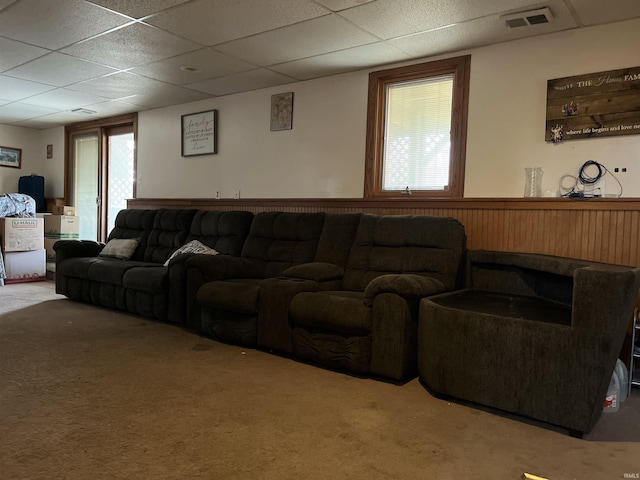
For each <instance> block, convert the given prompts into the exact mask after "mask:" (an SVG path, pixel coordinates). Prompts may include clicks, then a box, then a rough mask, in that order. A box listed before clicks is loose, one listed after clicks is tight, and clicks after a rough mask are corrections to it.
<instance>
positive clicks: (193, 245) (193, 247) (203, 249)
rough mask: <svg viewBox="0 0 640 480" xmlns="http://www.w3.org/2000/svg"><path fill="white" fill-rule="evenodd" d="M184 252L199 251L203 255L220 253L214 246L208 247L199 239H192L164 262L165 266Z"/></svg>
mask: <svg viewBox="0 0 640 480" xmlns="http://www.w3.org/2000/svg"><path fill="white" fill-rule="evenodd" d="M183 253H198V254H201V255H218V253H219V252H218V251H217V250H214V249H213V248H209V247H207V246H206V245H205V244H204V243H202V242H199V241H198V240H191V241H190V242H189V243H185V244H184V245H183V246H181V247H180V248H179V249H177V250H176V251H175V252H173V253H172V254H171V256H170V257H169V259H168V260H167V261H166V262H164V266H165V267H166V266H168V265H169V262H170V261H171V260H172V259H173V258H175V257H177V256H178V255H182V254H183Z"/></svg>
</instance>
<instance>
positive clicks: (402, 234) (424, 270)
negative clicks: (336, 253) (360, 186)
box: [344, 214, 465, 291]
mask: <svg viewBox="0 0 640 480" xmlns="http://www.w3.org/2000/svg"><path fill="white" fill-rule="evenodd" d="M464 244H465V233H464V227H463V226H462V225H461V224H460V222H458V221H457V220H454V219H453V218H444V217H430V216H424V215H419V216H413V215H382V216H381V215H372V214H363V215H362V218H361V219H360V224H359V226H358V231H357V234H356V239H355V241H354V244H353V246H352V247H351V251H350V253H349V263H348V266H347V269H346V272H345V277H344V288H345V289H346V290H359V291H364V289H365V288H366V286H367V285H368V284H369V282H371V280H373V279H374V278H376V277H378V276H380V275H384V274H390V273H413V274H417V275H429V276H432V277H434V278H437V279H438V280H440V281H441V282H442V283H443V284H444V285H445V287H446V288H447V289H448V290H453V289H454V288H455V287H456V286H457V283H458V282H459V274H460V271H459V270H460V266H461V260H462V252H463V250H464Z"/></svg>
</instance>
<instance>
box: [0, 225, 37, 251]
mask: <svg viewBox="0 0 640 480" xmlns="http://www.w3.org/2000/svg"><path fill="white" fill-rule="evenodd" d="M0 245H1V246H2V249H3V250H4V251H5V252H24V251H30V250H44V220H43V219H42V218H17V217H3V218H0Z"/></svg>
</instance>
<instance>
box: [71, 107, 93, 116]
mask: <svg viewBox="0 0 640 480" xmlns="http://www.w3.org/2000/svg"><path fill="white" fill-rule="evenodd" d="M71 113H79V114H81V115H95V114H96V113H98V112H96V111H95V110H89V109H88V108H74V109H73V110H71Z"/></svg>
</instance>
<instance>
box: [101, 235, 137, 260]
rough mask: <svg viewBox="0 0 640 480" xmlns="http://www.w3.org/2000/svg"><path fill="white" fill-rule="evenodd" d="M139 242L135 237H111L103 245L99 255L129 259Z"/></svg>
mask: <svg viewBox="0 0 640 480" xmlns="http://www.w3.org/2000/svg"><path fill="white" fill-rule="evenodd" d="M139 243H140V240H139V239H137V238H113V239H111V240H109V242H108V243H107V245H105V247H104V248H103V249H102V251H101V252H100V254H99V256H100V257H106V258H117V259H119V260H129V259H130V258H131V256H132V255H133V252H135V251H136V248H137V247H138V244H139Z"/></svg>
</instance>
